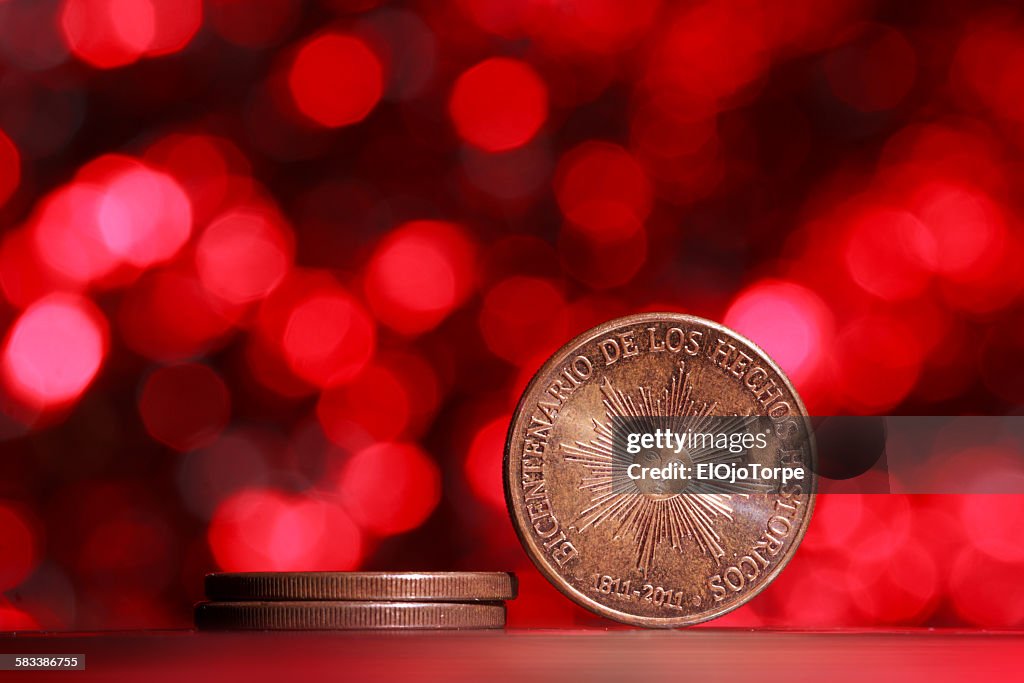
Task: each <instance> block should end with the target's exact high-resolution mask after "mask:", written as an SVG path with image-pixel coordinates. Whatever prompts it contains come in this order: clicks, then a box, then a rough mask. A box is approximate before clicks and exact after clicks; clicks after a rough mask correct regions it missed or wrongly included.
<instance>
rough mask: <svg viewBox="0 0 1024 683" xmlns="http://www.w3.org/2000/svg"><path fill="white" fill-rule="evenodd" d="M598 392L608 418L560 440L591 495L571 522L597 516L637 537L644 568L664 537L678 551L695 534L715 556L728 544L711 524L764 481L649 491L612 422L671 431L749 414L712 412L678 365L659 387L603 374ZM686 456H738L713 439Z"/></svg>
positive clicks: (713, 404) (720, 427)
mask: <svg viewBox="0 0 1024 683" xmlns="http://www.w3.org/2000/svg"><path fill="white" fill-rule="evenodd" d="M601 393H602V395H603V396H604V400H603V403H604V407H605V419H595V420H594V421H593V429H594V437H593V438H592V439H591V440H590V441H575V442H573V443H563V444H561V449H562V452H563V454H564V456H565V460H566V461H567V462H572V463H578V464H580V465H583V466H584V467H585V468H586V470H587V474H586V475H585V476H584V477H583V478H582V480H581V482H580V485H579V488H580V490H582V491H586V492H588V493H589V495H590V503H589V505H588V506H587V507H586V508H584V509H583V510H582V511H581V512H580V514H579V516H578V517H577V519H576V520H575V522H574V524H573V526H574V527H575V528H576V529H577V530H578V531H579V532H580V533H585V532H586V531H587V530H588V529H590V528H592V527H597V526H600V525H602V524H612V525H615V526H614V532H613V533H614V537H615V538H617V539H618V538H622V537H629V538H632V539H633V541H634V542H635V544H636V554H635V563H636V567H637V568H638V569H639V570H640V571H641V572H642V573H643V575H645V576H646V575H647V573H648V571H649V569H650V568H651V567H652V566H653V565H654V560H655V556H656V553H657V550H658V548H659V546H661V545H666V544H667V545H668V546H669V547H670V548H672V549H674V550H675V551H677V552H679V553H683V552H685V551H686V544H687V542H692V543H694V544H696V546H697V548H698V549H699V550H700V552H701V553H703V554H705V555H708V556H710V557H712V558H714V559H715V560H716V561H717V560H720V559H721V558H722V557H723V556H724V555H725V550H724V549H723V547H722V544H721V540H722V539H721V536H720V535H719V534H718V531H717V530H716V528H715V527H716V526H717V525H718V524H719V523H720V522H721V521H722V520H726V519H727V520H731V519H732V514H733V507H732V498H733V496H746V495H748V494H749V493H752V492H755V491H758V490H761V489H762V486H761V484H759V483H756V482H736V483H733V484H730V483H727V482H724V481H709V480H706V479H699V480H698V479H689V480H687V481H686V482H685V484H683V485H682V486H683V489H681V490H675V491H668V492H664V491H661V490H658V491H654V492H653V493H654V494H653V495H652V492H651V491H644V490H642V489H641V488H640V486H639V485H638V483H637V481H636V480H634V479H631V478H629V477H627V476H625V472H626V470H627V468H628V467H629V466H630V465H631V464H633V463H634V462H635V460H634V456H632V455H629V454H627V453H626V452H625V449H623V448H618V449H617V448H615V445H614V438H615V435H614V433H613V422H614V421H615V420H616V418H623V419H628V420H630V423H631V424H632V425H634V426H635V427H636V429H638V430H641V431H647V432H649V433H653V432H654V431H655V430H656V429H658V428H662V429H665V428H669V429H671V430H672V431H673V432H674V433H676V434H683V433H686V432H687V430H691V431H692V432H695V433H696V432H702V431H708V430H712V431H716V432H726V433H729V432H732V431H738V430H743V429H745V424H746V423H745V421H746V420H748V419H749V418H748V417H746V416H733V417H722V416H719V415H716V412H717V411H718V403H717V401H700V400H698V399H697V398H695V397H694V386H693V383H692V382H691V381H690V376H689V372H688V371H687V369H686V368H685V367H680V368H679V371H678V372H677V373H676V374H675V375H673V376H672V378H671V380H670V382H669V384H668V386H667V387H664V388H663V389H662V390H661V391H660V392H657V391H656V390H655V389H652V388H651V387H646V386H639V387H637V388H636V391H635V392H634V393H627V392H624V391H621V390H619V389H617V388H616V387H615V386H614V385H613V383H612V382H611V380H609V379H607V378H606V379H605V380H604V381H603V383H602V384H601ZM686 457H688V459H689V461H691V464H692V465H693V466H696V465H698V464H701V463H709V464H712V465H713V464H717V463H736V462H739V461H740V455H739V454H737V453H731V452H730V451H729V450H728V449H723V448H717V447H715V446H714V445H711V446H708V447H699V448H693V449H689V450H687V451H686Z"/></svg>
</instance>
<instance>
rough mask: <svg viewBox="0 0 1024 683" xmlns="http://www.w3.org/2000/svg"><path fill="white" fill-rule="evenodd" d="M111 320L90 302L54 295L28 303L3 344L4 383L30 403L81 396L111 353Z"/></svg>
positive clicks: (44, 404)
mask: <svg viewBox="0 0 1024 683" xmlns="http://www.w3.org/2000/svg"><path fill="white" fill-rule="evenodd" d="M107 343H108V342H107V324H106V320H105V318H104V317H103V314H102V313H100V311H99V310H98V309H97V308H96V307H95V306H94V305H93V304H92V303H91V302H90V301H88V300H86V299H82V298H80V297H76V296H71V295H63V294H54V295H52V296H50V297H46V298H44V299H41V300H40V301H37V302H36V303H34V304H32V305H31V306H29V307H28V308H27V309H26V310H25V311H24V312H23V313H22V314H21V315H20V316H19V317H18V319H17V320H16V321H15V322H14V325H13V326H12V327H11V329H10V331H9V332H8V335H7V339H6V340H5V342H4V347H3V374H4V383H5V385H6V386H7V388H8V390H9V391H10V392H11V393H12V394H13V395H15V396H16V397H18V398H19V399H21V400H23V401H25V402H26V403H28V404H29V405H33V406H40V407H48V406H59V405H61V404H64V403H68V402H71V401H73V400H75V399H77V398H78V397H79V396H81V395H82V393H83V392H84V391H85V389H86V388H87V387H88V386H89V385H90V384H91V383H92V381H93V379H94V378H95V377H96V374H97V373H98V372H99V369H100V366H101V365H102V363H103V360H104V358H105V357H106V355H107Z"/></svg>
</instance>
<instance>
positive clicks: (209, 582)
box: [206, 572, 517, 602]
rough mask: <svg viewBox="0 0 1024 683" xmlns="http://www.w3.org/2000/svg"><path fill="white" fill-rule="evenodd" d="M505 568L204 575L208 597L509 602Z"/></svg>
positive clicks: (510, 582) (512, 589)
mask: <svg viewBox="0 0 1024 683" xmlns="http://www.w3.org/2000/svg"><path fill="white" fill-rule="evenodd" d="M516 589H517V584H516V577H515V574H510V573H507V572H243V573H218V574H207V575H206V597H207V598H209V599H210V600H238V601H244V600H262V601H270V600H328V601H330V600H387V601H389V602H390V601H406V600H418V601H421V602H466V601H478V600H479V601H499V600H512V599H513V598H515V597H516Z"/></svg>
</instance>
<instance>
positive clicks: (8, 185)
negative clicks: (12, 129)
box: [0, 130, 21, 206]
mask: <svg viewBox="0 0 1024 683" xmlns="http://www.w3.org/2000/svg"><path fill="white" fill-rule="evenodd" d="M20 181H21V155H20V154H18V148H17V147H16V146H15V145H14V143H13V142H11V139H10V138H9V137H7V134H6V133H4V132H3V130H0V206H3V205H4V203H5V202H6V201H7V200H8V199H9V198H10V197H11V195H12V194H14V191H15V190H16V189H18V183H19V182H20Z"/></svg>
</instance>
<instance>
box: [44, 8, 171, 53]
mask: <svg viewBox="0 0 1024 683" xmlns="http://www.w3.org/2000/svg"><path fill="white" fill-rule="evenodd" d="M156 21H157V16H156V8H155V7H154V5H153V2H152V1H151V0H64V5H63V7H62V8H61V13H60V24H61V30H62V32H63V34H64V40H65V41H66V42H67V45H68V48H69V49H70V50H71V52H72V53H73V54H74V55H75V56H76V57H78V58H79V59H81V60H82V61H84V62H87V63H88V64H91V65H92V66H95V67H97V68H100V69H110V68H114V67H118V66H124V65H126V64H131V63H132V62H134V61H136V60H137V59H139V58H140V57H141V56H142V55H143V54H145V52H146V51H147V50H148V49H149V47H150V45H151V44H152V42H153V39H154V37H155V36H156Z"/></svg>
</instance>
